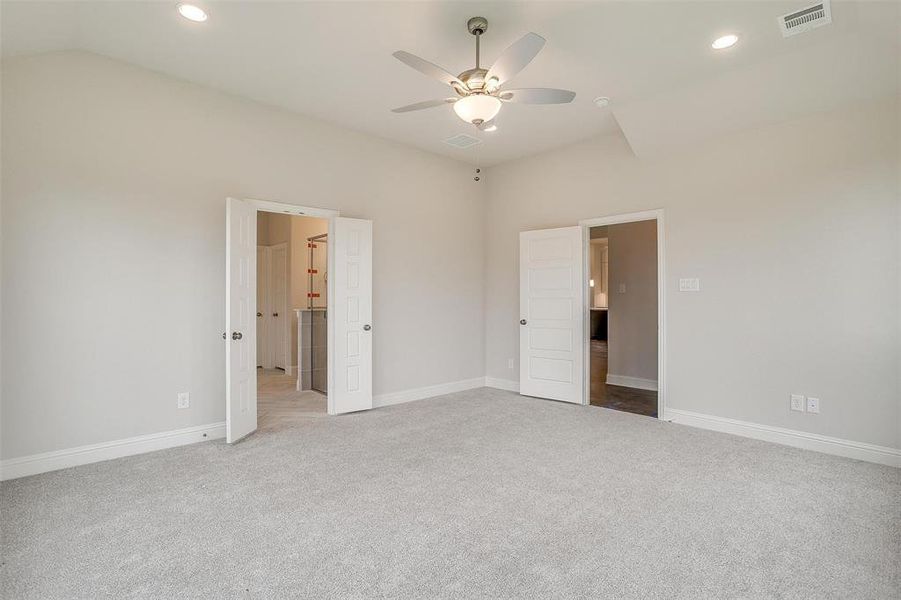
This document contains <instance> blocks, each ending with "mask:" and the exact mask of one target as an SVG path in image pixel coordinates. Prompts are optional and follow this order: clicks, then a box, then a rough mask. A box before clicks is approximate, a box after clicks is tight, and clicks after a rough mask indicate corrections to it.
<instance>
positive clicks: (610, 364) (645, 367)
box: [588, 220, 658, 417]
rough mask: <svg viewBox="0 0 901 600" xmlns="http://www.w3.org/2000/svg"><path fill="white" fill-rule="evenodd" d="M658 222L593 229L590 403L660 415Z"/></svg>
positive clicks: (589, 261)
mask: <svg viewBox="0 0 901 600" xmlns="http://www.w3.org/2000/svg"><path fill="white" fill-rule="evenodd" d="M657 227H658V223H657V221H656V220H643V221H635V222H628V223H616V224H611V225H600V226H596V227H591V228H590V229H589V252H588V267H589V273H588V277H589V279H588V288H589V315H590V317H589V353H588V356H589V374H590V387H589V403H590V404H591V405H592V406H601V407H604V408H610V409H614V410H619V411H624V412H630V413H634V414H639V415H645V416H649V417H657V416H658V347H657V343H658V340H657V337H658V322H657V317H658V305H657V303H658V289H657V285H658V273H657V255H658V254H657Z"/></svg>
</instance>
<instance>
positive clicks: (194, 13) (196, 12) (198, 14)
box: [176, 4, 208, 23]
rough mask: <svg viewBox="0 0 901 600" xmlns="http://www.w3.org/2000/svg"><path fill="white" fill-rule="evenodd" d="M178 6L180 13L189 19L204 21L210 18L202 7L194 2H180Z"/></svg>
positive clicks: (198, 21) (197, 21)
mask: <svg viewBox="0 0 901 600" xmlns="http://www.w3.org/2000/svg"><path fill="white" fill-rule="evenodd" d="M176 8H178V14H180V15H181V16H183V17H184V18H186V19H187V20H189V21H194V22H196V23H203V22H204V21H206V20H207V18H208V17H207V16H206V12H204V10H203V9H202V8H200V7H199V6H194V5H193V4H179V5H178V6H177V7H176Z"/></svg>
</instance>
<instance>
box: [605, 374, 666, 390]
mask: <svg viewBox="0 0 901 600" xmlns="http://www.w3.org/2000/svg"><path fill="white" fill-rule="evenodd" d="M607 384H608V385H621V386H623V387H630V388H636V389H639V390H651V391H652V392H656V391H657V380H656V379H642V378H641V377H629V376H628V375H611V374H610V373H607Z"/></svg>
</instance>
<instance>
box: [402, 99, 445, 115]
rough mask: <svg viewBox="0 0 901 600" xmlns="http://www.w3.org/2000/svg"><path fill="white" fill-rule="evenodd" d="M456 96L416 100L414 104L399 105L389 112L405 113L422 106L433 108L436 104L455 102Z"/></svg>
mask: <svg viewBox="0 0 901 600" xmlns="http://www.w3.org/2000/svg"><path fill="white" fill-rule="evenodd" d="M456 101H457V99H456V98H441V99H439V100H426V101H424V102H417V103H416V104H408V105H406V106H401V107H400V108H392V109H391V112H394V113H405V112H410V111H414V110H422V109H424V108H434V107H436V106H441V105H442V104H453V103H454V102H456Z"/></svg>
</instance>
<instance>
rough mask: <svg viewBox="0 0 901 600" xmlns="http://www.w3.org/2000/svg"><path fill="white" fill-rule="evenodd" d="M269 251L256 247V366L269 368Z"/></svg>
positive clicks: (262, 247) (263, 247) (264, 247)
mask: <svg viewBox="0 0 901 600" xmlns="http://www.w3.org/2000/svg"><path fill="white" fill-rule="evenodd" d="M268 255H269V249H268V248H266V246H257V344H256V346H257V366H258V367H270V366H272V365H271V364H270V361H269V358H268V348H269V346H268V344H269V338H268V337H267V335H266V333H267V331H266V330H267V328H266V322H267V319H268V317H267V315H268V314H269V302H268V301H267V295H268V294H269V281H268V277H267V275H268V274H269V265H268Z"/></svg>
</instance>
